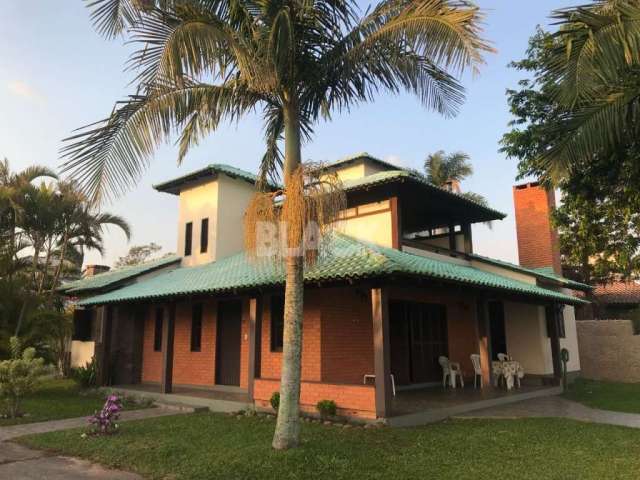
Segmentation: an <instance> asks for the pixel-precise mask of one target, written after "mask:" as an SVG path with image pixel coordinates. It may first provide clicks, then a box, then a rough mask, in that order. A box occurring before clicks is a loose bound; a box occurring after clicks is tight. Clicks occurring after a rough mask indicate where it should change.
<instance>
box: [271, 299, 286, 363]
mask: <svg viewBox="0 0 640 480" xmlns="http://www.w3.org/2000/svg"><path fill="white" fill-rule="evenodd" d="M280 305H282V307H280ZM274 306H277V308H274ZM274 312H275V313H277V314H278V317H280V313H282V315H281V318H276V315H274ZM269 323H270V324H271V326H270V331H271V342H270V343H271V351H272V352H282V348H283V347H284V297H283V296H282V295H272V296H271V299H270V304H269Z"/></svg>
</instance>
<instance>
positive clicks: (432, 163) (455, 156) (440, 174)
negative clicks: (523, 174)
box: [424, 150, 490, 224]
mask: <svg viewBox="0 0 640 480" xmlns="http://www.w3.org/2000/svg"><path fill="white" fill-rule="evenodd" d="M424 172H425V175H426V177H427V180H428V181H429V182H431V183H433V184H434V185H437V186H438V187H442V188H447V189H449V190H453V191H455V192H456V193H459V194H460V195H462V196H463V197H466V198H468V199H469V200H473V201H474V202H476V203H479V204H481V205H488V204H489V202H488V201H487V199H486V198H484V196H482V195H480V194H479V193H474V192H460V191H459V188H456V186H457V185H459V184H460V182H462V180H464V179H465V178H467V177H470V176H471V175H473V166H472V165H471V157H469V154H467V153H464V152H454V153H449V154H446V153H445V152H444V150H438V151H437V152H435V153H432V154H430V155H428V156H427V158H426V159H425V161H424ZM489 224H490V223H489Z"/></svg>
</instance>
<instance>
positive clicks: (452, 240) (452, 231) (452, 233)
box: [448, 225, 456, 251]
mask: <svg viewBox="0 0 640 480" xmlns="http://www.w3.org/2000/svg"><path fill="white" fill-rule="evenodd" d="M448 229H449V250H452V251H456V226H455V225H449V227H448Z"/></svg>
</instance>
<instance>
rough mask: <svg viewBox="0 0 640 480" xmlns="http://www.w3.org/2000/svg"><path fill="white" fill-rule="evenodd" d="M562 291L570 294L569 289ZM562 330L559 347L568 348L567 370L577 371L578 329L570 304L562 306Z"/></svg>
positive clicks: (578, 364)
mask: <svg viewBox="0 0 640 480" xmlns="http://www.w3.org/2000/svg"><path fill="white" fill-rule="evenodd" d="M563 293H565V294H567V295H571V293H570V291H569V290H565V291H564V292H563ZM563 314H564V332H565V338H561V339H560V348H566V349H567V350H569V363H567V371H569V372H577V371H579V370H581V367H580V349H579V348H578V331H577V327H576V310H575V308H574V307H573V306H571V305H565V307H564V312H563Z"/></svg>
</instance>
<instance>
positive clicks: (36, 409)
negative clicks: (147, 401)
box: [0, 379, 137, 427]
mask: <svg viewBox="0 0 640 480" xmlns="http://www.w3.org/2000/svg"><path fill="white" fill-rule="evenodd" d="M104 401H105V395H104V394H102V393H98V392H97V391H83V390H82V389H81V388H80V387H79V386H78V384H77V383H76V382H75V381H73V380H69V379H55V380H46V381H44V382H43V383H42V385H41V386H40V387H39V388H38V390H36V391H35V392H33V393H32V394H30V395H29V396H27V397H26V398H25V399H24V400H23V402H22V406H21V410H22V411H23V412H25V413H26V416H23V417H19V418H0V427H3V426H8V425H18V424H23V423H33V422H44V421H46V420H59V419H61V418H73V417H83V416H88V415H91V414H93V413H94V412H95V411H96V410H98V409H100V408H102V405H103V404H104ZM125 406H126V408H127V409H132V408H136V407H137V406H136V405H133V404H131V403H130V402H127V403H126V404H125Z"/></svg>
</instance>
